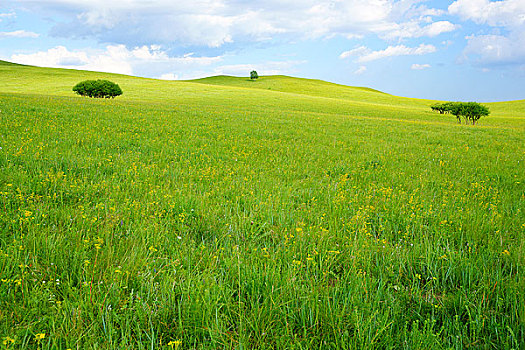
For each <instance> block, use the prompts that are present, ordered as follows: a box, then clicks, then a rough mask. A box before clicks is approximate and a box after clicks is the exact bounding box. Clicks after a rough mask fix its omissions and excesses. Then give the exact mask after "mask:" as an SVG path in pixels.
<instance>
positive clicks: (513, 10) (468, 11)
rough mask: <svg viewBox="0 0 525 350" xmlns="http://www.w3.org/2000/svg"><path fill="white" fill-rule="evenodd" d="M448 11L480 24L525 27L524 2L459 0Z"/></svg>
mask: <svg viewBox="0 0 525 350" xmlns="http://www.w3.org/2000/svg"><path fill="white" fill-rule="evenodd" d="M448 11H449V12H450V13H451V14H453V15H458V16H460V17H461V18H463V19H467V20H472V21H474V22H475V23H478V24H488V25H490V26H511V27H519V26H523V25H525V1H523V0H501V1H488V0H458V1H455V2H454V3H452V4H451V5H450V6H449V7H448Z"/></svg>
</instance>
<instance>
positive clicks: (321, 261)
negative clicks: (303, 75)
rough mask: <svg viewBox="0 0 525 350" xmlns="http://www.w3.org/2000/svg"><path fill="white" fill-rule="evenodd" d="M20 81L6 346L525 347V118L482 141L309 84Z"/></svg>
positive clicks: (30, 74)
mask: <svg viewBox="0 0 525 350" xmlns="http://www.w3.org/2000/svg"><path fill="white" fill-rule="evenodd" d="M93 78H104V79H109V80H112V81H115V82H117V83H118V84H119V85H120V86H121V87H122V89H123V91H124V95H123V96H122V97H120V98H117V99H115V100H93V99H88V98H82V97H79V96H75V95H73V93H72V91H71V88H72V86H73V85H74V84H76V83H77V82H79V81H81V80H84V79H93ZM0 81H1V84H0V147H1V148H0V208H2V210H1V211H0V279H1V281H0V337H1V338H0V341H1V342H2V343H0V346H3V347H4V348H10V349H15V348H43V349H67V348H71V349H105V348H109V349H117V348H121V349H132V348H133V349H134V348H136V349H157V348H165V349H217V348H225V349H233V348H236V349H251V348H260V349H314V348H315V349H330V348H332V349H336V348H337V349H374V348H380V349H402V348H405V349H418V348H423V347H425V348H428V349H449V348H452V349H468V348H481V349H520V348H521V349H522V348H523V347H524V337H525V296H524V290H525V282H524V278H523V272H522V269H523V267H524V263H525V261H524V259H525V258H524V256H525V255H524V253H525V247H524V240H523V238H524V232H525V215H524V212H523V209H524V208H525V165H524V163H525V142H524V140H525V101H514V102H505V103H495V104H488V106H489V107H490V108H491V111H492V114H491V116H489V117H487V118H484V119H481V120H480V124H479V125H476V126H475V127H473V126H466V125H458V124H456V122H455V118H454V117H450V116H441V115H438V114H434V113H432V112H431V111H430V109H429V108H428V106H429V105H430V104H432V103H433V102H434V101H425V100H416V99H409V98H401V97H396V96H392V95H388V94H384V93H381V92H378V91H374V90H371V89H366V88H352V87H345V86H340V85H335V84H329V83H326V82H321V81H313V80H304V79H296V78H290V77H262V78H261V79H259V80H258V81H256V82H252V81H249V80H247V79H243V78H232V77H213V78H207V79H202V80H197V81H188V82H164V81H157V80H152V79H141V78H135V77H128V76H119V75H112V74H102V73H93V72H80V71H71V70H58V69H47V68H37V67H27V66H17V65H9V64H6V63H1V64H0Z"/></svg>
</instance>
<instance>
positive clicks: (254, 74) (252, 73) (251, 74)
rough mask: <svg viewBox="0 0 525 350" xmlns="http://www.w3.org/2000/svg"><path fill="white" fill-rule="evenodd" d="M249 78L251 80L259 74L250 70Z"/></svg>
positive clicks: (257, 77)
mask: <svg viewBox="0 0 525 350" xmlns="http://www.w3.org/2000/svg"><path fill="white" fill-rule="evenodd" d="M250 79H251V80H255V79H259V74H257V72H256V71H254V70H252V71H251V72H250Z"/></svg>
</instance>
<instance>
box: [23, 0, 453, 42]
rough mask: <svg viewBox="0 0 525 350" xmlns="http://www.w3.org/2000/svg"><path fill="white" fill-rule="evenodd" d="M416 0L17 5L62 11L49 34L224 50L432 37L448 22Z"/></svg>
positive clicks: (27, 1) (68, 0)
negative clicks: (292, 42) (280, 42)
mask: <svg viewBox="0 0 525 350" xmlns="http://www.w3.org/2000/svg"><path fill="white" fill-rule="evenodd" d="M421 2H422V1H421V0H345V1H341V0H337V1H334V0H285V1H283V0H261V1H243V0H233V1H228V0H198V1H171V0H153V1H143V0H120V1H107V0H91V1H83V0H50V1H45V2H44V1H36V0H19V1H18V3H19V4H22V5H26V9H27V10H29V11H39V12H40V13H50V12H54V13H60V14H65V16H64V17H67V18H70V19H71V21H70V22H62V23H59V24H57V25H56V26H55V27H54V28H53V30H52V34H53V35H56V36H64V37H75V36H76V37H95V38H98V39H99V40H100V41H102V42H112V43H123V44H127V45H131V46H134V45H142V44H151V43H166V44H167V43H169V44H171V43H175V44H178V45H185V46H209V47H221V46H224V45H225V44H230V43H233V42H236V43H238V42H250V41H264V40H269V39H271V38H275V37H276V36H279V37H282V38H284V39H286V38H287V37H288V36H289V37H294V38H297V37H303V38H305V37H309V38H319V37H332V36H338V35H340V36H343V37H350V38H353V37H361V36H362V35H366V34H370V33H372V34H377V35H380V36H382V37H385V38H387V39H399V38H401V39H402V38H407V37H408V38H409V37H419V36H436V35H439V34H440V33H445V32H448V31H451V30H454V29H455V26H454V25H453V24H452V23H449V22H446V21H441V22H435V23H427V22H428V20H429V18H430V17H429V16H437V15H441V14H442V11H440V10H436V9H428V8H426V7H424V6H422V5H420V3H421Z"/></svg>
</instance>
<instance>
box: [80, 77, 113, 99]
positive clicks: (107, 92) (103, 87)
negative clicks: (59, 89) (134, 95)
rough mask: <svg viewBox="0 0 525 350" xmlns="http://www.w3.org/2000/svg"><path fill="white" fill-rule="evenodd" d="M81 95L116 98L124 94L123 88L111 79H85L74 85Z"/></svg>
mask: <svg viewBox="0 0 525 350" xmlns="http://www.w3.org/2000/svg"><path fill="white" fill-rule="evenodd" d="M73 91H74V92H76V93H77V94H79V95H80V96H88V97H94V98H115V96H120V95H122V89H121V88H120V86H118V85H117V84H115V83H113V82H111V81H109V80H100V79H99V80H85V81H82V82H80V83H78V84H77V85H75V86H74V87H73Z"/></svg>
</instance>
